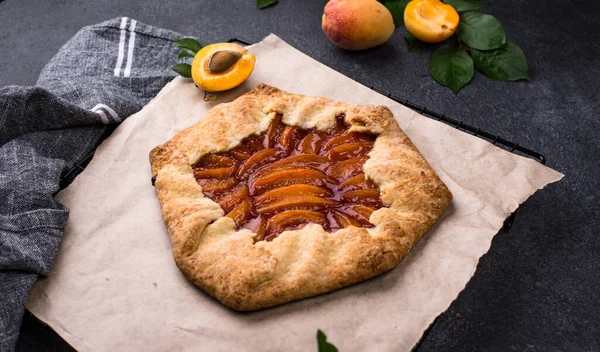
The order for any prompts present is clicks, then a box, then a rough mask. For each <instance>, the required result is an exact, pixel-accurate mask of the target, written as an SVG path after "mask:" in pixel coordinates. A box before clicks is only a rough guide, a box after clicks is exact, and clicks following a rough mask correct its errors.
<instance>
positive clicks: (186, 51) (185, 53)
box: [177, 49, 194, 59]
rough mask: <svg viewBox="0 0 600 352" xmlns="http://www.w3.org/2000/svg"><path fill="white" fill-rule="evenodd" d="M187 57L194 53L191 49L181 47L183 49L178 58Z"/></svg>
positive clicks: (192, 55)
mask: <svg viewBox="0 0 600 352" xmlns="http://www.w3.org/2000/svg"><path fill="white" fill-rule="evenodd" d="M185 57H192V58H193V57H194V54H192V53H191V52H190V51H189V50H186V49H181V51H180V52H179V55H177V58H178V59H183V58H185Z"/></svg>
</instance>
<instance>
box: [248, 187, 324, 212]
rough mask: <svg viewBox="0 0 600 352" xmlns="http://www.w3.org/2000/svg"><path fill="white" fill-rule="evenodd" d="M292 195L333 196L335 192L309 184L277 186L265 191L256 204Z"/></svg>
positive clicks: (260, 204)
mask: <svg viewBox="0 0 600 352" xmlns="http://www.w3.org/2000/svg"><path fill="white" fill-rule="evenodd" d="M290 195H309V196H315V197H331V196H333V192H332V191H331V190H329V189H327V188H323V187H319V186H315V185H307V184H296V185H291V186H285V187H280V188H275V189H272V190H270V191H267V192H265V193H263V194H262V195H261V196H259V197H257V198H256V201H255V205H256V206H257V207H260V206H263V205H265V204H268V203H271V202H274V201H277V200H279V199H283V198H287V197H289V196H290Z"/></svg>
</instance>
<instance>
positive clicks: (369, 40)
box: [323, 0, 395, 50]
mask: <svg viewBox="0 0 600 352" xmlns="http://www.w3.org/2000/svg"><path fill="white" fill-rule="evenodd" d="M394 28H395V27H394V20H393V19H392V14H391V13H390V11H389V10H388V9H387V8H386V7H385V6H383V5H382V4H381V3H379V2H378V1H376V0H331V1H329V2H328V3H327V5H326V6H325V11H324V13H323V31H325V34H326V35H327V37H329V39H331V41H332V42H333V43H335V44H336V45H337V46H339V47H340V48H343V49H347V50H363V49H368V48H372V47H374V46H377V45H381V44H383V43H385V42H386V41H387V40H388V39H390V37H391V36H392V33H393V32H394Z"/></svg>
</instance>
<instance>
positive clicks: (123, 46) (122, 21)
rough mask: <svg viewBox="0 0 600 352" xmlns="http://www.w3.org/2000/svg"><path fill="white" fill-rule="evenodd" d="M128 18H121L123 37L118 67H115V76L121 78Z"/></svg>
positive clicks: (120, 41) (120, 40)
mask: <svg viewBox="0 0 600 352" xmlns="http://www.w3.org/2000/svg"><path fill="white" fill-rule="evenodd" d="M126 27H127V17H123V18H121V37H120V38H119V56H118V57H117V65H116V66H115V76H116V77H119V75H120V74H121V67H122V66H123V57H124V56H125V37H126V35H127V32H126V31H125V28H126Z"/></svg>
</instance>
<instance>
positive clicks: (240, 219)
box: [225, 198, 252, 227]
mask: <svg viewBox="0 0 600 352" xmlns="http://www.w3.org/2000/svg"><path fill="white" fill-rule="evenodd" d="M251 210H252V205H251V204H250V200H249V199H248V198H246V199H244V200H243V201H242V202H241V203H240V204H239V205H238V206H236V207H235V208H233V210H231V211H230V212H229V213H227V215H225V216H227V217H228V218H232V219H233V221H235V224H236V225H237V226H238V227H242V225H244V223H246V221H248V220H249V219H250V217H251V216H252V214H251V213H250V211H251Z"/></svg>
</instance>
